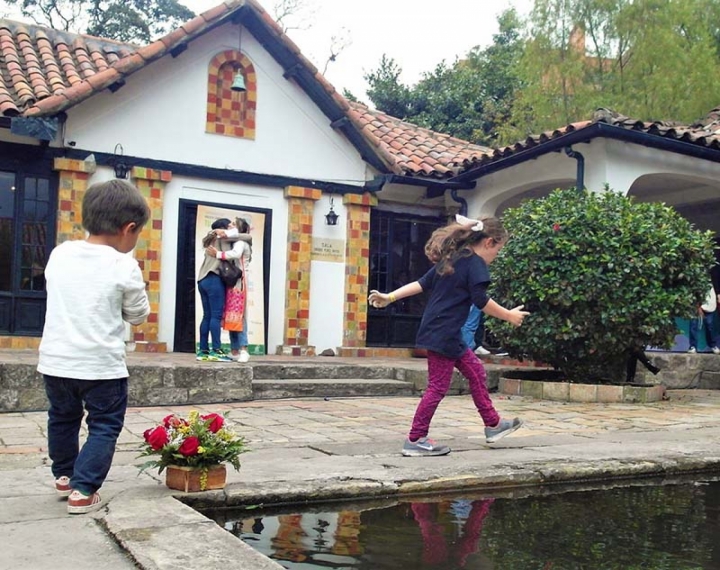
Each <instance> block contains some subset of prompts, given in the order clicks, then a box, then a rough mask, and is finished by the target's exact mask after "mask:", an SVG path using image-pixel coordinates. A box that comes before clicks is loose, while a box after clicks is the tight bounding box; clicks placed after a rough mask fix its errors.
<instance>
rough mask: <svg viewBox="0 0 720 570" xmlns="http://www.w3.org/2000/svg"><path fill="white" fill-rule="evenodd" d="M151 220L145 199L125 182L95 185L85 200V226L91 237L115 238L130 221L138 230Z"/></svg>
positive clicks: (87, 192) (83, 208)
mask: <svg viewBox="0 0 720 570" xmlns="http://www.w3.org/2000/svg"><path fill="white" fill-rule="evenodd" d="M149 219H150V208H149V207H148V205H147V202H146V201H145V198H144V197H143V195H142V194H141V193H140V191H139V190H138V189H137V188H135V186H133V185H132V184H130V183H129V182H125V181H124V180H110V181H109V182H100V183H98V184H93V185H92V186H90V188H88V189H87V191H86V192H85V196H84V197H83V201H82V225H83V227H84V228H85V229H86V230H87V231H88V232H89V233H90V234H91V235H115V234H117V233H119V232H120V230H121V229H122V227H123V226H124V225H126V224H128V223H130V222H135V224H136V225H137V229H138V230H139V229H140V228H142V227H143V226H144V225H145V224H146V223H147V221H148V220H149Z"/></svg>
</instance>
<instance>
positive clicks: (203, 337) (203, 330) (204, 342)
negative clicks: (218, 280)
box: [197, 277, 210, 352]
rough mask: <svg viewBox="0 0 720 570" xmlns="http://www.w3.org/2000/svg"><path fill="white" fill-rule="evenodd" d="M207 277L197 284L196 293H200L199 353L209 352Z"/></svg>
mask: <svg viewBox="0 0 720 570" xmlns="http://www.w3.org/2000/svg"><path fill="white" fill-rule="evenodd" d="M206 280H207V277H205V278H204V279H203V280H202V281H199V282H198V284H197V285H198V291H199V292H200V302H201V303H202V312H203V316H202V320H201V321H200V351H201V352H207V351H208V350H210V345H209V344H208V338H209V336H210V296H209V295H208V291H207V283H206Z"/></svg>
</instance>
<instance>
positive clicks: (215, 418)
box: [200, 414, 225, 433]
mask: <svg viewBox="0 0 720 570" xmlns="http://www.w3.org/2000/svg"><path fill="white" fill-rule="evenodd" d="M200 417H201V418H202V419H203V420H205V424H206V425H207V428H208V429H209V430H210V431H211V432H212V433H217V432H219V431H220V428H221V427H223V425H225V418H223V417H222V416H220V415H218V414H208V415H207V416H200Z"/></svg>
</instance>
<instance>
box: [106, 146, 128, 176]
mask: <svg viewBox="0 0 720 570" xmlns="http://www.w3.org/2000/svg"><path fill="white" fill-rule="evenodd" d="M109 163H110V165H111V166H112V167H113V170H114V171H115V178H120V179H122V180H125V179H126V178H127V175H128V172H130V166H129V165H128V164H127V162H125V160H123V147H122V145H121V144H120V143H118V144H116V145H115V150H114V151H113V157H112V158H111V159H110V160H109Z"/></svg>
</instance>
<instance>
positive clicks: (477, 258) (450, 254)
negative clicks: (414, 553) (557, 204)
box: [369, 216, 529, 456]
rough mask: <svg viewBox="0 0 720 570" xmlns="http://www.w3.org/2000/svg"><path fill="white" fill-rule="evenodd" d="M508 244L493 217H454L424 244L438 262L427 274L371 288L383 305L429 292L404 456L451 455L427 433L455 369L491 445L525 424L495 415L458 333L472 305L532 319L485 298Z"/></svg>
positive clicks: (480, 371)
mask: <svg viewBox="0 0 720 570" xmlns="http://www.w3.org/2000/svg"><path fill="white" fill-rule="evenodd" d="M506 240H507V232H506V230H505V228H504V227H503V225H502V223H501V222H500V221H499V220H498V219H496V218H484V219H482V220H471V219H468V218H465V217H463V216H456V221H455V223H452V224H450V225H448V226H445V227H443V228H440V229H437V230H435V232H433V234H432V236H431V237H430V239H429V240H428V242H427V244H425V255H427V257H428V259H430V261H432V262H433V263H435V266H434V267H433V268H432V269H430V271H428V272H427V273H426V274H425V275H423V276H422V277H421V278H420V279H419V280H417V281H414V282H412V283H408V284H407V285H403V286H402V287H400V288H399V289H396V290H395V291H392V292H390V293H380V292H379V291H370V297H369V301H370V304H372V305H373V306H374V307H378V308H382V307H387V306H388V305H389V304H390V303H394V302H395V301H397V300H398V299H403V298H405V297H410V296H412V295H417V294H418V293H421V292H423V291H427V292H429V293H430V298H429V300H428V304H427V307H426V308H425V312H424V314H423V318H422V321H421V323H420V328H419V329H418V334H417V339H416V345H417V347H418V348H424V349H426V350H427V355H428V356H427V361H428V387H427V390H426V391H425V394H424V395H423V397H422V399H421V400H420V403H419V404H418V407H417V410H416V411H415V417H414V418H413V423H412V428H411V429H410V434H409V436H408V439H407V441H405V443H404V445H403V449H402V453H403V455H407V456H425V455H445V454H447V453H450V448H449V447H448V446H447V445H440V444H438V443H436V442H435V441H433V440H431V439H429V438H428V437H427V435H428V431H429V430H430V422H431V421H432V418H433V415H434V414H435V410H437V407H438V405H439V404H440V402H441V401H442V399H443V398H444V397H445V394H446V393H447V391H448V388H449V387H450V381H451V380H452V373H453V368H457V369H458V370H459V371H460V373H461V374H462V375H463V376H465V378H467V379H468V383H469V386H470V393H471V395H472V399H473V402H474V403H475V407H476V408H477V410H478V412H479V414H480V416H481V418H482V420H483V423H484V424H485V438H486V440H487V442H488V443H494V442H496V441H498V440H499V439H501V438H503V437H505V436H506V435H508V434H509V433H512V432H513V431H515V430H516V429H518V428H519V427H520V426H521V425H522V421H521V420H520V419H519V418H515V419H513V420H507V419H501V418H500V416H499V415H498V413H497V411H496V410H495V408H494V406H493V404H492V401H491V400H490V394H489V393H488V389H487V374H486V373H485V368H484V367H483V365H482V362H481V361H480V360H479V359H478V358H477V356H475V354H474V353H473V351H472V350H471V349H470V348H469V347H468V346H467V345H466V344H465V343H464V341H463V339H462V333H461V329H462V326H463V324H464V323H465V319H466V318H467V315H468V311H469V310H470V304H471V303H472V304H474V305H475V306H477V307H478V308H479V309H482V311H483V312H484V313H485V314H487V315H490V316H491V317H496V318H498V319H502V320H504V321H508V322H510V323H512V324H513V325H515V326H519V325H520V324H522V321H523V319H524V318H525V316H526V315H528V314H529V313H528V312H526V311H523V310H522V309H523V305H520V306H519V307H515V308H514V309H512V310H508V309H505V308H504V307H501V306H500V305H498V304H497V303H496V302H495V301H493V300H492V299H490V298H488V296H487V289H488V286H489V285H490V272H489V270H488V266H489V265H490V264H491V263H492V262H493V260H494V259H495V258H496V257H497V254H498V252H499V251H500V250H501V249H502V247H503V245H504V244H505V241H506Z"/></svg>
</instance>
